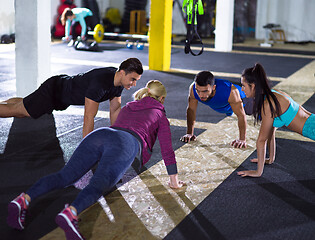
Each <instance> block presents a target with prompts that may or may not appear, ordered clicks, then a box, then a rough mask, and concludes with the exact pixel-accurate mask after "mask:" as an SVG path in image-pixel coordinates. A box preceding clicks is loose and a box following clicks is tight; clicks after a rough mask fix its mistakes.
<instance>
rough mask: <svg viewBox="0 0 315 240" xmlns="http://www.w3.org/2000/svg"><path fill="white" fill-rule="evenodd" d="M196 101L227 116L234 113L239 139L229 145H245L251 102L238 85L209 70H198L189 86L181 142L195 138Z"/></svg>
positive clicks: (240, 146) (237, 146)
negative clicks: (185, 119) (184, 129)
mask: <svg viewBox="0 0 315 240" xmlns="http://www.w3.org/2000/svg"><path fill="white" fill-rule="evenodd" d="M198 102H201V103H203V104H205V105H207V106H209V107H211V108H212V109H213V110H215V111H217V112H219V113H224V114H226V115H227V116H231V115H232V114H233V113H235V115H236V116H237V118H238V128H239V139H236V140H234V141H233V142H232V143H231V145H232V146H234V147H236V148H242V147H246V126H247V122H246V114H248V115H250V114H251V111H252V109H251V108H252V104H251V101H250V100H249V99H247V98H246V96H245V93H244V92H243V91H242V90H241V87H240V86H238V85H234V84H232V83H231V82H229V81H227V80H222V79H215V78H214V76H213V75H212V73H211V72H209V71H202V72H199V73H198V74H197V75H196V77H195V80H194V82H193V83H192V84H191V85H190V87H189V95H188V106H187V131H186V134H185V135H184V136H182V137H181V138H180V140H181V141H183V142H189V141H194V140H195V139H196V136H195V135H194V125H195V121H196V111H197V106H198ZM244 108H245V110H244Z"/></svg>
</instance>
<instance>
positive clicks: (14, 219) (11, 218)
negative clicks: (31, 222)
mask: <svg viewBox="0 0 315 240" xmlns="http://www.w3.org/2000/svg"><path fill="white" fill-rule="evenodd" d="M20 216H21V206H20V204H18V203H17V202H16V201H12V202H10V203H9V206H8V218H7V223H8V225H9V226H10V227H12V228H15V229H18V230H23V229H24V226H23V225H22V223H21V219H20Z"/></svg>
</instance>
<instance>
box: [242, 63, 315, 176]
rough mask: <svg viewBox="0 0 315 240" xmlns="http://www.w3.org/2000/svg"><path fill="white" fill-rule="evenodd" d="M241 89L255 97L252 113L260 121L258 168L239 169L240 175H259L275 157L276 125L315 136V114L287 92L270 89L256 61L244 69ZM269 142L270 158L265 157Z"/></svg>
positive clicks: (304, 134)
mask: <svg viewBox="0 0 315 240" xmlns="http://www.w3.org/2000/svg"><path fill="white" fill-rule="evenodd" d="M241 82H242V90H243V91H244V92H245V94H246V97H248V98H251V97H253V98H254V106H253V115H254V117H255V123H258V122H261V126H260V130H259V135H258V139H257V141H256V148H257V159H252V160H251V161H252V162H257V170H250V171H239V172H238V175H240V176H242V177H245V176H250V177H260V176H261V175H262V173H263V169H264V164H265V162H266V163H268V164H271V163H273V162H274V160H275V155H276V141H275V131H276V128H277V127H282V126H286V127H287V128H289V129H290V130H291V131H294V132H297V133H299V134H301V135H303V136H305V137H308V138H310V139H312V140H315V115H314V114H312V113H310V112H309V111H307V110H305V109H304V108H303V107H302V106H300V105H299V104H298V103H296V102H295V101H294V100H293V99H292V98H291V97H290V96H289V95H287V94H286V93H284V92H281V91H276V90H271V88H270V84H269V80H268V78H267V76H266V73H265V70H264V68H263V66H262V65H261V64H259V63H256V64H255V66H254V67H252V68H247V69H245V70H244V71H243V73H242V78H241ZM267 144H268V149H269V158H266V146H267Z"/></svg>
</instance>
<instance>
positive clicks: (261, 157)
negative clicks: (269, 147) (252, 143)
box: [256, 139, 267, 175]
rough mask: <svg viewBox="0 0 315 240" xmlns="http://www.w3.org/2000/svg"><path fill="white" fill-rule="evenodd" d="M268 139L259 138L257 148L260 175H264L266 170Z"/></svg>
mask: <svg viewBox="0 0 315 240" xmlns="http://www.w3.org/2000/svg"><path fill="white" fill-rule="evenodd" d="M266 143H267V141H266V140H259V139H258V140H257V142H256V148H257V158H258V163H257V172H258V174H259V175H262V173H263V171H264V165H265V158H266Z"/></svg>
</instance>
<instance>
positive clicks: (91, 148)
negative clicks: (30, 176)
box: [7, 80, 185, 239]
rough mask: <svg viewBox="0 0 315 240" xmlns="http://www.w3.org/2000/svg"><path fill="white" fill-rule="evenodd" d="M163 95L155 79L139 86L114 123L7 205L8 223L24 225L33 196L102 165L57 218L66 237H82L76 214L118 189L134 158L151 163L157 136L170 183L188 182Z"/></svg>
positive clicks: (66, 183)
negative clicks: (177, 154)
mask: <svg viewBox="0 0 315 240" xmlns="http://www.w3.org/2000/svg"><path fill="white" fill-rule="evenodd" d="M165 97H166V89H165V87H164V86H163V84H162V83H161V82H160V81H158V80H151V81H149V82H148V83H147V84H146V87H144V88H142V89H140V90H138V91H137V92H136V93H135V94H134V98H135V100H134V101H132V102H129V103H127V105H126V106H125V107H123V108H122V109H121V111H120V113H119V115H118V117H117V119H116V121H115V123H114V124H113V125H112V126H111V127H103V128H99V129H97V130H94V131H93V132H91V133H90V134H88V135H87V136H86V137H85V138H84V139H83V140H82V142H81V143H80V145H79V146H78V147H77V149H76V150H75V151H74V153H73V155H72V157H71V158H70V160H69V162H68V163H67V164H66V165H65V166H64V167H63V168H62V169H61V170H60V171H59V172H57V173H54V174H51V175H48V176H45V177H43V178H41V179H40V180H39V181H38V182H36V183H35V184H34V185H33V186H32V187H31V188H30V189H29V190H28V191H26V193H21V194H20V195H19V196H18V197H17V198H15V199H14V200H13V201H11V202H10V203H9V206H8V212H9V214H8V219H7V222H8V224H9V226H11V227H13V228H16V229H20V230H22V229H24V224H25V217H26V213H27V208H28V206H29V204H30V202H31V200H34V199H35V198H37V197H39V196H41V195H43V194H46V193H48V192H50V191H52V190H55V189H62V188H65V187H67V186H69V185H71V184H73V183H74V182H76V181H77V180H78V179H80V178H81V177H82V176H83V175H84V174H85V173H87V172H88V171H89V170H90V169H91V168H92V167H93V166H95V164H97V163H98V166H97V169H96V171H95V173H94V175H93V177H92V178H91V180H90V182H89V184H88V185H87V186H86V187H85V188H84V189H83V190H82V191H81V192H80V193H79V194H78V196H77V197H76V199H75V200H74V201H73V202H72V203H71V204H70V205H68V204H67V205H66V206H65V208H64V209H63V210H62V211H61V212H60V213H59V214H58V215H57V216H56V223H57V224H58V225H59V226H60V227H61V228H62V229H63V230H64V232H65V234H66V237H67V239H84V238H83V236H82V235H81V233H80V231H79V228H78V224H77V223H78V218H77V215H78V214H79V213H81V212H82V211H83V210H84V209H86V208H88V207H89V206H91V205H92V204H94V203H95V202H96V201H97V200H98V199H99V198H100V197H101V196H102V194H103V193H104V192H106V191H108V190H110V189H111V188H112V187H114V186H115V185H116V183H117V182H118V181H119V180H120V179H121V178H122V176H123V175H124V173H125V172H126V171H127V169H128V168H129V167H130V166H131V164H132V162H133V161H134V159H135V158H136V159H139V160H140V163H141V165H143V164H145V163H147V162H148V161H149V159H150V157H151V152H152V147H153V145H154V143H155V141H156V138H157V137H158V138H159V142H160V146H161V152H162V157H163V160H164V163H165V165H166V170H167V172H168V174H169V177H170V182H169V186H170V187H171V188H180V187H182V186H183V185H184V184H185V183H183V182H182V181H179V180H178V175H177V166H176V159H175V154H174V150H173V148H172V141H171V131H170V124H169V121H168V119H167V118H166V114H165V109H164V106H163V103H164V100H165Z"/></svg>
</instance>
